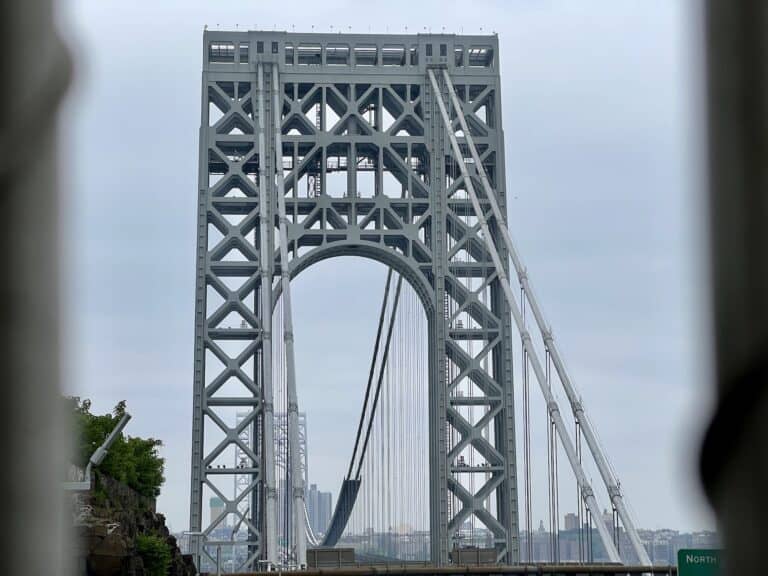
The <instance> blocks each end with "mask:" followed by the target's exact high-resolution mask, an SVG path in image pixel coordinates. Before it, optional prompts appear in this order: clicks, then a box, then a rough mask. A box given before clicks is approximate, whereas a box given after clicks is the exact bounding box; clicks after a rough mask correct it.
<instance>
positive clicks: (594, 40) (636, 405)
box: [61, 0, 711, 530]
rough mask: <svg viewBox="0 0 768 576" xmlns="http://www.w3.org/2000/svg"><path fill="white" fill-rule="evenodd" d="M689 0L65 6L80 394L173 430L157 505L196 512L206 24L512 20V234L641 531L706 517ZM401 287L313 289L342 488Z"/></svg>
mask: <svg viewBox="0 0 768 576" xmlns="http://www.w3.org/2000/svg"><path fill="white" fill-rule="evenodd" d="M694 4H696V3H695V2H690V3H688V2H683V1H682V0H681V1H678V2H676V1H673V0H635V1H628V0H621V1H617V0H605V1H602V2H598V1H587V0H582V1H581V2H570V1H565V0H563V1H560V2H556V1H549V0H518V1H507V2H501V1H499V2H490V1H478V0H476V1H474V2H449V1H441V2H418V3H417V2H413V1H408V2H406V1H400V0H390V1H388V2H377V3H371V4H370V5H368V3H363V2H359V1H357V2H351V1H342V0H326V1H325V2H323V3H322V10H321V11H318V10H317V8H318V6H320V5H321V4H320V3H318V2H301V1H298V2H296V1H295V2H291V3H290V4H286V3H284V2H267V1H265V0H262V1H258V2H257V1H250V2H249V1H234V0H221V1H216V2H212V1H209V2H203V1H201V0H194V1H191V0H185V1H183V2H181V1H164V2H144V1H138V0H137V1H133V2H112V1H107V0H66V1H65V2H61V13H62V18H61V20H62V22H63V23H64V25H65V26H66V31H65V34H66V35H67V36H68V37H69V38H70V44H71V46H72V47H73V51H74V54H75V57H76V68H77V70H76V72H77V73H76V79H75V84H74V87H73V88H72V90H71V91H70V95H69V99H68V103H67V106H66V107H65V109H64V113H63V128H64V130H63V136H62V142H63V146H62V147H63V149H64V150H63V159H62V160H63V161H62V168H63V170H64V178H65V182H66V187H65V193H64V199H65V201H64V209H65V218H66V222H65V224H66V230H65V238H64V254H65V256H64V258H65V262H64V264H65V265H64V269H65V270H67V271H68V272H69V274H68V275H67V277H66V278H65V282H66V288H67V291H66V295H65V298H66V302H65V304H66V306H65V308H66V313H67V315H68V318H67V324H66V334H65V336H66V339H65V341H66V345H67V350H66V352H67V354H66V360H65V361H66V368H67V379H66V387H67V391H68V392H70V393H77V394H79V395H81V396H86V397H89V398H91V399H92V400H93V405H94V409H95V410H97V411H107V410H109V409H110V408H111V407H112V406H113V405H114V404H115V403H116V402H117V401H118V400H121V399H125V400H127V402H128V406H129V410H130V411H131V413H132V414H133V415H134V419H133V420H132V421H131V423H130V426H129V429H128V432H129V433H130V434H135V435H145V436H154V437H157V438H161V439H162V440H163V441H164V443H165V447H164V449H163V455H164V456H165V457H166V459H167V474H166V475H167V482H166V485H165V486H164V488H163V492H162V494H161V496H160V499H159V502H158V508H159V510H160V511H161V512H164V513H165V514H166V515H167V516H168V518H169V520H170V522H171V524H172V527H173V528H174V529H175V530H181V529H184V528H186V525H187V522H188V499H189V454H190V436H191V407H192V396H191V387H192V351H193V307H194V280H195V267H194V256H195V254H194V249H195V222H196V214H195V211H196V187H197V185H196V182H197V161H198V158H197V154H198V129H199V124H200V71H201V52H202V51H201V41H202V31H203V26H204V25H206V24H207V25H208V26H209V27H212V28H215V27H216V26H217V25H220V27H221V28H232V29H234V28H235V25H238V26H239V27H240V28H241V29H243V28H262V29H272V28H275V27H276V28H277V29H287V30H289V31H290V30H292V29H294V28H295V30H296V31H311V30H313V29H314V30H315V31H327V30H329V28H330V26H331V25H333V26H334V29H335V30H337V29H338V28H339V27H342V28H343V29H346V28H347V27H351V30H352V31H353V32H368V31H371V32H387V31H389V32H403V31H405V27H406V25H407V27H408V31H409V32H416V31H422V30H423V29H424V28H425V27H426V29H431V30H432V31H433V32H439V31H441V29H443V27H444V29H445V31H446V32H456V33H459V32H461V31H463V32H467V33H470V32H471V33H476V32H481V30H482V31H483V32H491V31H495V32H497V33H498V34H499V41H500V44H501V47H500V60H501V70H502V84H503V93H502V96H503V106H504V109H503V119H504V128H505V133H506V160H507V189H508V191H509V220H510V227H511V229H512V233H513V236H514V237H515V239H516V240H517V242H518V244H519V247H520V249H521V251H522V253H523V257H524V258H525V260H526V262H527V264H528V269H529V273H530V276H531V278H532V280H533V283H534V285H535V287H536V289H537V291H538V293H539V297H540V300H541V301H542V303H543V305H544V308H545V311H546V313H547V316H548V318H549V319H550V321H551V322H552V324H553V326H554V328H555V334H556V337H557V338H558V339H559V341H560V344H561V348H562V349H563V352H564V354H565V357H566V359H567V362H568V365H569V368H570V370H571V372H572V375H573V377H574V380H575V382H576V384H577V386H578V387H579V388H580V390H581V392H582V394H583V396H584V399H585V402H586V405H587V407H588V410H589V411H590V414H591V418H592V420H593V422H594V423H595V424H596V426H597V428H598V430H599V432H600V435H601V437H602V441H603V444H604V445H605V447H606V449H607V451H608V453H609V455H610V457H611V460H612V462H613V464H614V467H615V468H616V470H617V472H618V474H619V476H620V478H621V481H622V486H623V487H624V489H625V492H626V493H627V495H628V497H629V499H630V501H631V503H632V506H633V508H634V510H635V514H636V516H637V521H638V524H639V525H640V526H642V527H649V528H652V527H662V526H666V527H673V528H681V529H693V528H702V527H706V526H711V519H710V516H709V513H708V511H707V509H706V507H705V505H704V504H703V501H702V500H701V497H700V495H699V492H698V488H697V486H696V483H695V480H694V478H693V474H694V472H695V467H694V466H695V458H696V452H697V443H698V437H699V434H700V433H701V430H702V428H703V425H704V422H705V419H706V417H707V415H708V413H709V406H710V393H709V381H708V378H709V354H708V350H709V348H708V347H709V341H708V337H707V336H706V330H707V328H708V325H707V317H706V314H705V309H704V303H705V302H706V291H705V287H706V285H707V283H706V275H705V271H704V267H703V265H702V263H703V260H704V254H703V252H702V249H703V245H704V243H703V231H702V228H701V220H702V213H703V208H704V201H705V195H704V193H703V188H702V185H701V182H700V181H699V180H697V176H696V170H695V169H696V159H697V154H698V152H699V149H698V146H699V145H700V133H699V131H698V129H697V127H696V119H697V114H698V112H697V107H698V106H699V102H698V100H697V96H698V94H699V92H700V90H699V89H698V85H697V84H696V82H697V67H698V66H699V62H698V60H697V56H698V52H699V51H698V48H697V44H696V43H697V41H698V39H697V22H698V14H697V13H696V12H695V11H694V10H693V9H692V8H691V7H692V6H693V5H694ZM288 7H289V8H288ZM313 27H314V28H313ZM383 277H384V268H383V267H382V266H381V265H379V264H376V263H373V262H366V261H361V260H354V259H343V260H338V261H325V262H323V263H321V264H319V265H317V266H316V267H313V268H311V269H309V270H308V271H306V272H304V273H303V274H302V275H300V276H299V277H298V278H297V279H296V280H295V282H294V285H295V287H294V301H295V324H296V346H297V354H298V357H297V362H298V378H299V393H300V395H301V397H300V402H301V403H302V409H305V410H306V411H307V414H308V427H309V433H310V446H309V453H310V463H309V468H310V477H311V481H313V482H317V483H318V484H319V485H320V486H321V488H323V489H326V490H328V489H332V490H333V491H334V492H336V490H337V486H338V481H339V479H340V478H341V473H342V471H341V468H342V466H344V463H345V461H346V460H347V458H348V456H349V450H350V447H349V446H348V444H349V435H350V434H351V433H352V432H353V430H352V427H353V426H354V419H355V418H356V413H357V411H358V408H359V397H360V396H361V393H362V390H361V386H362V385H363V383H364V379H365V374H366V370H367V362H368V358H369V353H370V348H371V343H372V340H373V336H374V330H375V318H376V310H375V308H376V306H378V302H379V298H380V294H381V286H382V281H383ZM337 398H344V399H345V401H344V402H337V401H333V400H329V399H337ZM321 446H324V447H328V446H335V447H336V448H334V449H333V450H331V449H328V448H321ZM561 510H562V511H563V512H566V511H569V509H568V507H567V506H564V505H563V504H561ZM544 514H545V512H543V511H542V513H541V514H537V515H536V518H535V520H536V523H538V518H539V517H541V518H545V515H544Z"/></svg>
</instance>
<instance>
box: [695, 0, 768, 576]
mask: <svg viewBox="0 0 768 576" xmlns="http://www.w3.org/2000/svg"><path fill="white" fill-rule="evenodd" d="M707 57H708V97H709V100H708V106H709V166H710V169H709V178H710V212H711V213H710V215H711V218H710V221H711V234H712V245H711V250H712V272H713V287H714V291H713V297H714V330H715V346H716V351H715V353H716V362H717V369H716V374H717V393H718V406H717V411H716V414H715V417H714V418H713V421H712V423H711V426H710V428H709V430H708V432H707V435H706V438H705V441H704V446H703V450H702V458H701V473H702V479H703V482H704V485H705V488H706V490H707V494H708V496H709V499H710V501H711V502H712V504H713V505H714V507H715V510H716V513H717V517H718V521H719V523H720V529H721V531H722V534H723V537H724V543H725V548H726V551H727V557H728V563H729V565H728V569H729V573H730V574H739V575H741V574H762V573H764V572H765V569H764V566H765V561H764V560H763V559H761V558H760V556H761V555H762V554H763V550H764V546H765V542H768V3H766V2H764V1H763V0H709V1H708V4H707Z"/></svg>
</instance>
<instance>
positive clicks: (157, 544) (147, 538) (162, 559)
mask: <svg viewBox="0 0 768 576" xmlns="http://www.w3.org/2000/svg"><path fill="white" fill-rule="evenodd" d="M136 551H137V552H138V553H139V556H141V559H142V561H143V562H144V569H145V570H146V573H147V576H166V574H168V567H169V566H170V565H171V549H170V547H169V546H168V543H167V542H166V541H165V540H163V539H162V538H160V537H159V536H154V535H152V534H139V535H138V536H136Z"/></svg>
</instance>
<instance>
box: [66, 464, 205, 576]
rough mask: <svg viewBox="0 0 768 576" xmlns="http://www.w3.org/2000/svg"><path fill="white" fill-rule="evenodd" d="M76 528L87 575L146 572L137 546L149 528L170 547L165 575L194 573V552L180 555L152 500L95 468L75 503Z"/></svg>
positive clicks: (123, 575)
mask: <svg viewBox="0 0 768 576" xmlns="http://www.w3.org/2000/svg"><path fill="white" fill-rule="evenodd" d="M75 508H76V510H75V516H76V517H77V520H76V524H78V530H79V532H80V545H79V554H78V556H79V563H80V570H81V572H80V573H81V574H87V576H147V572H146V570H145V569H144V563H143V561H142V559H141V557H140V556H139V554H138V552H137V551H136V536H137V535H139V534H152V535H155V536H158V537H160V538H162V539H164V540H165V541H166V542H167V543H168V545H169V548H170V550H171V565H170V567H169V568H168V576H195V575H196V574H197V572H196V570H195V567H194V564H193V562H192V557H191V556H188V555H182V554H181V552H180V551H179V547H178V545H177V542H176V538H174V537H173V536H172V535H171V533H170V532H169V530H168V527H167V526H166V525H165V517H164V516H163V515H162V514H158V513H157V512H156V511H155V501H154V499H152V498H147V497H144V496H141V495H140V494H138V493H137V492H136V491H134V490H133V489H131V488H129V487H128V486H126V485H124V484H121V483H120V482H117V481H116V480H113V479H112V478H110V477H108V476H103V475H100V474H96V476H95V478H94V485H93V489H92V490H91V491H90V492H88V493H87V494H84V495H82V496H80V498H79V499H78V502H76V503H75Z"/></svg>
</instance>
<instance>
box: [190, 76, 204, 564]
mask: <svg viewBox="0 0 768 576" xmlns="http://www.w3.org/2000/svg"><path fill="white" fill-rule="evenodd" d="M207 86H208V75H207V73H206V72H203V88H202V102H201V106H200V108H201V118H200V131H199V136H198V138H199V148H200V157H199V160H198V176H197V255H196V258H197V263H196V266H197V271H196V278H195V352H194V376H193V378H194V380H193V384H192V386H193V391H192V463H191V486H190V491H189V530H190V532H191V534H190V537H189V538H190V550H191V551H192V554H193V556H194V558H195V561H196V562H197V567H198V569H199V568H200V554H201V553H202V550H201V547H200V535H199V534H200V531H201V530H202V527H203V526H202V524H203V470H202V468H203V442H204V425H203V389H204V387H205V321H206V318H205V315H206V307H207V304H206V281H205V274H206V255H207V253H208V194H207V191H208V159H207V158H208V142H207V138H206V134H205V127H206V126H208V102H207V99H208V96H207V92H206V90H207Z"/></svg>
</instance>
